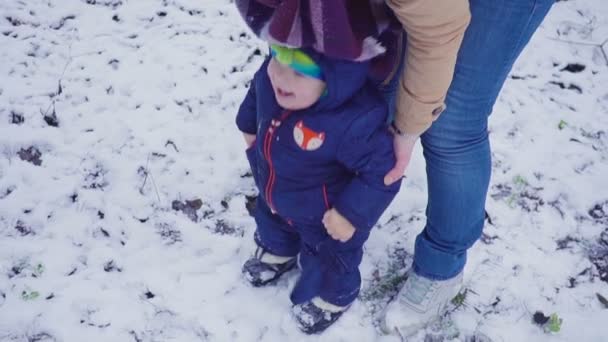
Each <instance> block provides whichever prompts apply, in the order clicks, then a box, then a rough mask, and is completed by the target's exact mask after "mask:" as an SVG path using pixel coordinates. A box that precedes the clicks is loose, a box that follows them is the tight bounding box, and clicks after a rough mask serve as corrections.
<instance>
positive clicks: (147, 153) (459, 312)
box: [0, 0, 608, 341]
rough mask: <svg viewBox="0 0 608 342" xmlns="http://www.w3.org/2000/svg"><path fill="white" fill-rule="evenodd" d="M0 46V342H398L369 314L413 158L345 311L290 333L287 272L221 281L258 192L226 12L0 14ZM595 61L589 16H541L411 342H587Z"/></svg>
mask: <svg viewBox="0 0 608 342" xmlns="http://www.w3.org/2000/svg"><path fill="white" fill-rule="evenodd" d="M0 33H1V34H0V46H1V47H2V48H0V152H1V154H0V341H110V340H111V341H207V340H208V341H256V340H267V341H298V340H319V341H398V340H399V338H397V337H394V336H384V335H382V334H381V333H380V330H379V328H378V319H379V315H380V312H381V311H382V309H383V308H384V307H385V305H386V303H387V302H388V300H389V299H390V298H391V297H392V296H393V295H394V294H395V291H396V289H397V288H398V285H399V284H401V283H402V281H403V274H404V272H405V267H406V265H408V264H409V263H410V262H411V258H412V255H411V254H412V251H413V241H414V238H415V236H416V234H417V233H418V232H419V230H420V229H421V228H422V227H423V225H424V207H425V203H426V178H425V174H424V159H423V158H422V154H421V148H420V146H418V147H417V150H416V155H415V156H414V159H413V162H412V164H411V166H410V168H409V170H408V178H407V180H406V181H405V182H404V186H403V187H402V191H401V192H400V194H399V195H398V198H397V200H396V201H395V202H394V203H393V205H392V206H391V207H390V208H389V210H388V211H387V212H386V213H385V215H384V216H383V218H382V219H381V222H380V224H379V226H378V227H377V228H376V230H375V232H374V233H373V235H372V237H371V239H370V241H369V243H368V244H367V246H366V253H365V258H364V260H363V263H362V266H361V270H362V275H363V278H364V282H363V289H362V293H361V296H360V300H359V301H357V302H356V303H355V304H354V305H353V307H352V308H351V309H350V310H349V311H348V312H347V313H346V314H345V315H344V316H343V317H342V318H341V319H340V320H339V322H338V323H336V325H335V327H332V328H331V329H329V330H328V331H327V332H326V333H324V334H323V335H320V336H315V337H307V336H305V335H303V334H302V333H300V332H299V331H298V329H297V327H296V325H295V323H294V322H293V320H292V319H291V317H290V316H289V309H290V303H289V290H290V288H291V287H292V286H293V285H294V284H295V281H296V278H297V272H291V273H289V274H288V276H287V277H286V278H285V279H282V280H281V281H280V282H279V283H278V284H277V285H276V286H271V287H267V288H261V289H259V288H252V287H251V286H249V285H247V284H246V283H245V281H244V280H243V278H242V276H241V274H240V267H241V265H242V263H243V262H244V261H245V260H246V259H247V257H248V256H249V255H250V254H251V253H252V252H253V249H254V246H253V243H252V239H251V237H252V234H253V230H254V222H253V220H252V218H251V217H250V216H249V214H248V210H247V203H248V201H249V200H248V198H249V197H250V196H252V195H254V194H255V189H254V186H253V182H252V179H251V177H250V176H249V175H247V173H248V165H247V162H246V158H245V154H244V143H243V140H242V138H241V137H240V135H239V133H238V131H237V129H236V127H235V125H234V116H235V112H236V108H237V106H238V104H239V103H240V101H241V99H242V98H243V96H244V94H245V91H246V89H247V86H248V82H249V80H250V78H251V76H252V74H253V72H254V71H255V70H256V69H257V67H258V65H259V64H260V63H261V61H262V58H263V57H262V54H263V53H264V51H265V49H266V48H265V44H264V43H263V42H261V41H259V40H257V39H255V38H254V37H253V35H252V34H251V33H250V32H249V31H248V30H247V28H246V27H245V25H244V24H243V23H242V20H241V18H240V16H239V15H238V13H237V11H236V9H235V8H234V4H232V3H231V2H230V1H228V0H205V1H194V0H147V1H128V0H95V1H93V0H88V1H84V0H83V1H77V0H65V1H61V2H60V1H57V0H48V1H40V0H38V1H27V2H25V1H3V2H2V3H1V4H0ZM602 44H603V45H602ZM602 48H603V50H602ZM606 54H608V6H607V5H606V3H605V2H604V1H603V0H586V1H582V0H570V1H560V2H558V3H556V4H555V6H554V8H553V10H552V11H551V12H550V13H549V16H548V17H547V19H546V20H545V22H544V23H543V25H542V27H541V28H540V29H539V31H538V32H537V33H536V34H535V36H534V37H533V39H532V42H531V43H530V44H529V46H528V47H527V48H526V49H525V50H524V52H523V54H522V56H521V58H520V59H519V61H518V63H517V65H516V66H515V68H514V69H513V71H512V73H511V76H510V77H509V79H508V80H507V82H506V84H505V87H504V89H503V91H502V93H501V97H500V99H499V100H498V102H497V104H496V106H495V108H494V113H493V114H492V117H491V120H490V130H491V139H492V146H493V177H492V183H491V187H490V190H489V196H488V200H487V211H488V214H489V218H490V219H489V220H488V222H487V223H486V227H485V229H484V237H483V239H482V241H480V242H478V243H477V244H476V245H475V246H474V248H473V249H472V250H471V251H470V253H469V262H468V265H467V268H466V273H465V287H466V289H467V292H466V296H465V300H464V305H462V306H459V307H453V308H451V310H450V314H449V315H447V316H446V317H445V318H444V319H443V320H442V321H441V322H440V324H437V325H434V326H431V327H429V328H428V329H426V330H423V331H420V332H419V333H418V334H417V335H416V336H414V337H413V338H412V339H411V340H412V341H429V340H431V341H441V340H445V341H465V340H473V339H477V340H482V338H487V339H488V340H491V341H573V340H579V341H603V340H605V337H604V335H605V333H604V328H603V325H605V324H606V322H608V308H606V307H605V306H604V305H603V304H602V303H601V302H600V301H599V300H598V296H597V294H600V295H602V296H604V297H608V287H607V286H606V285H607V284H608V275H606V272H608V178H607V177H606V175H608V88H607V87H606V85H607V84H608V60H607V59H606V58H607V57H606ZM581 66H584V69H582V70H581ZM30 147H34V148H35V150H34V149H32V150H29V151H27V152H26V150H28V149H29V148H30ZM36 151H39V153H40V156H39V159H40V163H39V164H40V165H35V163H33V162H28V161H27V160H22V157H23V159H32V160H35V159H36V158H31V157H32V155H33V154H36ZM36 163H38V162H36ZM197 199H200V201H197ZM175 209H179V210H175ZM602 279H603V280H602ZM535 311H542V312H543V313H544V314H546V315H550V314H551V313H557V314H558V316H559V317H560V318H562V319H563V324H562V326H561V330H560V331H559V332H557V333H547V332H544V331H543V329H542V327H539V326H537V325H535V324H533V323H532V315H533V314H534V312H535Z"/></svg>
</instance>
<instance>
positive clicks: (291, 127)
mask: <svg viewBox="0 0 608 342" xmlns="http://www.w3.org/2000/svg"><path fill="white" fill-rule="evenodd" d="M305 52H306V53H307V54H308V55H310V56H311V57H312V58H313V59H314V60H315V62H316V63H317V64H318V65H319V66H320V67H321V69H322V70H323V74H324V81H325V82H326V84H327V92H326V94H325V95H323V96H322V97H321V98H320V99H319V101H317V103H316V104H314V105H313V106H311V107H309V108H307V109H304V110H298V111H289V110H285V109H283V108H281V107H280V106H279V105H278V103H277V102H276V99H275V97H274V93H273V90H272V86H271V84H270V79H269V77H268V75H267V71H266V69H267V66H268V63H269V61H270V58H268V59H266V61H265V62H264V63H263V64H262V66H261V67H260V69H259V70H258V71H257V73H256V74H255V76H254V79H253V81H252V83H251V86H250V88H249V91H248V93H247V95H246V97H245V100H244V101H243V103H242V104H241V106H240V108H239V111H238V114H237V118H236V123H237V126H238V127H239V129H240V130H241V131H242V132H245V133H249V134H255V135H256V137H257V139H256V142H255V143H254V144H253V146H252V147H251V148H249V149H248V150H247V151H246V153H247V158H248V160H249V163H250V165H251V170H252V173H253V177H254V180H255V183H256V186H257V187H258V189H259V192H260V196H258V200H257V209H256V213H255V221H256V224H257V229H256V232H255V237H254V238H255V241H256V243H257V244H258V245H259V246H261V247H263V248H264V249H266V250H268V251H269V252H270V253H272V254H275V255H279V256H296V255H298V253H299V254H300V256H299V257H300V259H299V263H300V267H301V268H302V275H301V277H300V279H299V281H298V283H297V284H296V286H295V288H294V290H293V292H292V294H291V300H292V302H293V303H294V304H299V303H303V302H306V301H308V300H310V299H312V298H313V297H315V296H320V297H321V298H322V299H323V300H325V301H327V302H329V303H332V304H335V305H339V306H346V305H348V304H350V303H351V302H352V301H354V300H355V299H356V297H357V295H358V293H359V288H360V285H361V276H360V273H359V264H360V263H361V259H362V256H363V249H362V247H363V243H364V242H365V241H366V240H367V238H368V236H369V233H370V230H371V228H372V227H373V226H374V225H375V224H376V222H377V221H378V219H379V217H380V215H381V214H382V212H383V211H384V210H385V209H386V207H387V206H388V205H389V203H390V202H391V201H392V199H393V198H394V196H395V195H396V193H397V191H398V190H399V186H400V182H397V183H395V184H393V185H391V186H385V185H384V175H385V174H386V173H387V172H388V171H389V170H390V169H391V168H392V167H393V166H394V163H395V158H394V152H393V139H392V136H391V134H390V132H389V131H388V129H387V127H386V120H387V115H388V111H387V108H386V104H385V102H384V100H383V99H382V97H381V95H380V94H379V93H378V92H377V90H376V87H374V86H373V85H372V84H371V83H368V81H367V74H368V68H369V65H368V63H363V62H349V61H342V60H335V59H330V58H328V57H325V56H323V55H320V54H318V53H316V52H314V51H311V50H308V49H306V50H305ZM332 207H333V208H335V209H336V210H337V211H338V212H339V213H340V214H342V215H343V216H344V217H345V218H346V219H348V221H349V222H351V223H352V224H353V226H354V227H355V228H356V232H355V234H354V235H353V237H352V238H351V239H350V240H349V241H347V242H345V243H343V242H340V241H336V240H333V239H332V238H331V237H330V236H329V235H328V234H327V232H326V230H325V227H324V225H323V223H322V222H321V220H322V218H323V214H324V213H325V212H326V211H327V210H328V209H330V208H332Z"/></svg>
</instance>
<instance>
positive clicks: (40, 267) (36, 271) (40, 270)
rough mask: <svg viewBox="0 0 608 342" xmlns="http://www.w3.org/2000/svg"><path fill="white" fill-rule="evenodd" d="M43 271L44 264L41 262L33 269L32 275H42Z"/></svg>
mask: <svg viewBox="0 0 608 342" xmlns="http://www.w3.org/2000/svg"><path fill="white" fill-rule="evenodd" d="M42 273H44V265H43V264H40V263H39V264H37V265H36V266H35V267H34V270H33V271H32V275H33V276H34V277H40V276H41V275H42Z"/></svg>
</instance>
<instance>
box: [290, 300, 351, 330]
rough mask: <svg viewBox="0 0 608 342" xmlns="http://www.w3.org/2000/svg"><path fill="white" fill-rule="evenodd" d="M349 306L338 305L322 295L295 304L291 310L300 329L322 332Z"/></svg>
mask: <svg viewBox="0 0 608 342" xmlns="http://www.w3.org/2000/svg"><path fill="white" fill-rule="evenodd" d="M348 308H349V307H348V306H337V305H333V304H331V303H328V302H326V301H324V300H323V299H321V298H320V297H315V298H313V299H312V300H310V301H308V302H306V303H304V304H297V305H294V306H293V308H292V310H291V312H292V314H293V316H294V318H295V320H296V322H297V324H298V327H299V328H300V330H302V331H303V332H304V333H306V334H309V335H310V334H320V333H321V332H323V331H324V330H325V329H327V328H329V327H330V326H331V325H332V324H333V323H334V322H336V321H337V320H338V318H340V316H342V314H343V313H344V311H346V310H347V309H348Z"/></svg>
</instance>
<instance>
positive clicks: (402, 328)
mask: <svg viewBox="0 0 608 342" xmlns="http://www.w3.org/2000/svg"><path fill="white" fill-rule="evenodd" d="M461 288H462V272H460V273H459V274H458V275H457V276H455V277H454V278H451V279H448V280H431V279H428V278H425V277H422V276H419V275H417V274H415V273H414V272H411V273H410V276H409V278H408V279H407V280H406V281H405V284H404V285H403V288H402V289H401V291H399V294H397V297H395V299H394V300H393V301H392V302H390V303H389V304H388V306H387V307H386V311H385V313H384V317H383V320H382V330H384V332H385V333H387V334H395V333H396V334H398V335H401V336H403V337H407V336H410V335H412V334H414V333H415V332H417V331H418V330H420V329H422V328H424V327H426V326H427V325H428V324H429V323H431V322H433V321H434V320H435V319H437V318H438V317H439V316H440V315H442V314H443V313H444V310H445V308H446V305H447V304H448V302H449V301H450V300H452V298H454V297H455V296H456V295H457V294H458V292H459V291H460V289H461Z"/></svg>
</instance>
